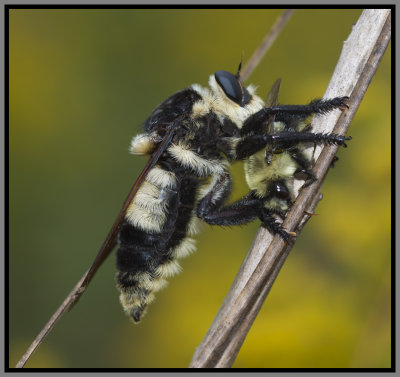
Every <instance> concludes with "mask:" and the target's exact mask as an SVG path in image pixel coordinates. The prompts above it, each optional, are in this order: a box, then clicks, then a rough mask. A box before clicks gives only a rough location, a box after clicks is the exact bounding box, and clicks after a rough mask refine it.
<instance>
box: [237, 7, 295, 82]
mask: <svg viewBox="0 0 400 377" xmlns="http://www.w3.org/2000/svg"><path fill="white" fill-rule="evenodd" d="M294 11H295V10H294V9H286V10H285V11H284V12H283V13H282V15H281V16H279V17H278V18H277V19H276V21H275V23H274V24H273V25H272V27H271V29H270V30H269V32H268V34H266V36H265V37H264V39H263V40H262V41H261V44H260V45H259V46H258V48H257V50H255V51H254V53H253V55H251V57H250V59H249V60H248V61H247V63H246V65H245V66H244V68H243V69H242V71H241V72H240V77H241V80H243V82H244V81H246V80H247V79H248V78H249V76H250V75H251V73H252V72H253V71H254V69H255V68H256V67H257V66H258V63H260V61H261V59H262V58H263V57H264V55H265V54H266V53H267V51H268V50H269V49H270V47H271V46H272V44H273V43H274V42H275V40H276V38H277V37H278V35H279V34H280V32H281V31H282V29H283V28H284V27H285V25H286V23H287V22H288V21H289V19H290V17H291V16H292V14H293V12H294Z"/></svg>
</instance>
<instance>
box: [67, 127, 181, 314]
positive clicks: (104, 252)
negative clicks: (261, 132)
mask: <svg viewBox="0 0 400 377" xmlns="http://www.w3.org/2000/svg"><path fill="white" fill-rule="evenodd" d="M175 129H176V128H174V127H171V128H170V129H169V131H168V132H167V134H166V135H165V136H164V138H163V140H162V141H161V143H160V145H159V146H158V148H157V149H156V150H155V151H154V152H153V154H152V156H151V157H150V159H149V161H148V162H147V164H146V166H145V167H144V168H143V170H142V172H141V173H140V175H139V177H138V179H137V180H136V182H135V183H134V185H133V187H132V189H131V191H130V192H129V194H128V196H127V198H126V199H125V201H124V204H123V206H122V209H121V211H120V213H119V214H118V216H117V219H116V220H115V222H114V224H113V226H112V227H111V230H110V231H109V233H108V235H107V238H106V239H105V241H104V243H103V245H102V246H101V248H100V251H99V253H98V254H97V256H96V258H95V260H94V261H93V263H92V265H91V266H90V268H89V270H88V273H87V274H86V277H85V279H84V280H83V281H82V283H81V285H80V287H77V288H78V289H77V293H76V294H75V297H74V299H73V301H72V302H71V304H70V305H69V307H70V308H71V307H72V306H73V305H74V304H76V302H77V301H78V299H79V297H80V296H81V295H82V293H83V292H84V290H85V289H86V287H87V286H88V284H89V283H90V280H92V278H93V276H94V274H95V273H96V271H97V269H98V268H99V267H100V266H101V264H102V263H103V262H104V260H105V259H106V258H107V257H108V256H109V254H110V253H111V251H112V249H113V248H114V247H115V245H116V243H117V242H116V238H117V235H118V231H119V228H120V226H121V225H122V222H123V220H124V217H125V213H126V210H127V209H128V207H129V205H130V203H131V202H132V200H133V198H134V197H135V195H136V193H137V192H138V190H139V188H140V186H141V185H142V183H143V181H144V179H145V178H146V176H147V174H148V173H149V171H150V170H151V169H152V168H153V167H154V165H155V164H156V163H157V161H158V159H159V158H160V156H161V155H162V154H163V152H164V151H165V150H166V149H167V147H168V145H169V144H170V143H171V140H172V138H173V137H174V134H175Z"/></svg>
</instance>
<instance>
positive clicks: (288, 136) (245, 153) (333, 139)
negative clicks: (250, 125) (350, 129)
mask: <svg viewBox="0 0 400 377" xmlns="http://www.w3.org/2000/svg"><path fill="white" fill-rule="evenodd" d="M347 140H351V137H345V136H341V135H337V134H323V133H312V132H291V131H283V132H279V133H277V134H274V135H248V136H245V137H243V138H242V139H241V140H240V142H239V143H238V145H237V147H236V158H237V159H239V160H241V159H244V158H247V157H249V156H251V155H253V154H255V153H257V152H258V151H260V150H261V149H263V148H265V147H266V146H267V145H271V144H274V143H286V144H287V145H288V146H290V145H296V144H297V143H301V142H308V143H322V144H325V145H327V144H336V145H342V146H343V147H347V145H346V143H345V142H346V141H347Z"/></svg>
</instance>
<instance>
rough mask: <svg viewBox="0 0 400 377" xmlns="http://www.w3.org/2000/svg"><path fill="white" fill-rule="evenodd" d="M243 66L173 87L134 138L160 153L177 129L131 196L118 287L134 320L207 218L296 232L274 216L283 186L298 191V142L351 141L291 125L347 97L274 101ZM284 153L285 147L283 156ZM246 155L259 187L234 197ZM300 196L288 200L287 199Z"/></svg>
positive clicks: (140, 146)
mask: <svg viewBox="0 0 400 377" xmlns="http://www.w3.org/2000/svg"><path fill="white" fill-rule="evenodd" d="M239 72H240V66H239V70H238V73H237V74H236V75H233V74H231V73H229V72H226V71H218V72H216V73H215V75H212V76H210V79H209V86H210V87H209V88H204V87H201V86H200V85H197V84H194V85H192V86H191V87H189V88H188V89H184V90H182V91H180V92H177V93H175V94H173V95H172V96H171V97H169V98H168V99H166V100H165V101H164V102H163V103H161V104H160V105H159V106H158V107H157V108H156V109H155V110H154V111H153V112H152V113H151V114H150V116H149V118H148V119H147V120H146V121H145V123H144V126H143V128H144V133H143V134H141V135H138V136H136V137H135V138H134V139H133V140H132V143H131V148H130V151H131V153H133V154H139V155H150V154H152V153H153V152H154V151H156V150H157V148H158V146H159V145H160V142H161V140H163V139H164V138H165V137H166V135H169V134H170V135H171V142H170V143H169V144H168V145H167V146H166V147H165V150H163V153H161V155H160V156H159V158H158V161H157V162H156V164H155V166H154V167H153V168H152V169H151V170H150V171H149V173H148V174H147V176H146V177H145V178H144V180H143V182H142V184H141V186H140V188H139V190H138V192H137V194H136V196H135V198H134V199H133V201H132V203H131V204H130V205H129V207H128V209H127V211H126V214H125V219H124V222H123V224H122V226H121V228H120V231H119V235H118V243H119V248H118V251H117V269H118V273H117V286H118V288H119V290H120V301H121V303H122V306H123V307H124V309H125V311H126V312H127V313H128V314H129V315H130V316H131V317H132V318H133V320H134V322H139V321H140V319H141V318H142V316H143V315H144V313H145V311H146V308H147V305H148V304H149V303H150V302H151V301H153V299H154V294H155V293H156V292H157V291H159V290H160V289H162V288H163V287H164V286H165V285H166V284H167V280H166V279H167V278H168V277H170V276H172V275H174V274H175V273H177V272H179V271H180V265H179V262H178V260H179V259H180V258H182V257H185V256H187V255H188V254H190V253H192V252H193V251H194V250H195V245H194V240H193V238H192V236H194V235H195V234H196V233H197V232H198V231H199V230H200V227H201V223H204V222H206V223H208V224H212V225H238V224H245V223H247V222H249V221H252V220H254V219H256V218H259V219H260V220H261V222H262V224H263V226H265V227H267V228H268V229H269V230H270V231H271V232H273V233H277V234H279V235H280V236H281V237H282V238H284V239H285V240H288V239H289V234H288V233H287V232H286V231H285V230H284V229H283V228H282V227H281V225H280V224H279V223H278V222H276V219H275V218H274V216H273V215H274V214H275V213H279V211H278V210H276V208H280V209H282V208H284V206H283V205H282V202H279V203H278V202H277V203H278V204H276V203H275V202H276V200H277V199H276V198H275V197H279V195H277V190H278V188H279V187H282V188H283V187H285V189H286V190H288V187H287V182H289V178H291V177H293V175H294V173H295V172H296V170H298V168H297V166H294V165H295V164H294V163H293V161H295V160H296V157H295V154H296V152H293V151H296V146H298V145H299V143H301V142H302V141H306V142H330V143H336V144H339V145H343V144H344V141H345V140H346V138H344V137H342V136H338V135H334V134H327V135H320V134H312V133H309V132H305V129H304V130H300V129H296V130H294V131H293V132H292V131H291V130H290V132H288V127H287V124H289V123H290V119H291V117H293V116H294V117H295V118H296V117H297V118H296V119H297V120H298V119H300V118H301V117H303V118H305V117H306V116H310V115H311V114H313V113H318V112H325V111H329V110H331V109H333V108H342V107H343V106H344V103H345V98H344V97H339V98H336V99H333V100H330V101H320V102H316V103H313V104H310V105H306V106H286V107H285V106H283V107H274V106H272V107H265V103H264V101H262V99H261V98H260V97H258V96H257V95H256V94H255V88H254V87H253V86H248V87H247V88H246V87H244V86H243V85H242V83H241V82H240V78H239ZM299 114H300V115H299ZM299 117H300V118H299ZM272 120H274V121H275V123H274V126H273V128H272V132H271V127H270V124H271V121H272ZM279 124H281V125H280V126H279ZM296 124H299V122H298V121H297V123H296ZM266 127H267V129H266ZM268 127H269V129H268ZM279 127H281V128H279ZM266 131H267V132H266ZM288 133H291V134H288ZM294 134H295V135H296V137H295V138H293V135H294ZM267 150H270V151H271V152H270V153H269V152H268V153H266V151H267ZM288 151H290V152H288ZM278 153H281V154H282V153H283V155H281V156H280V157H279V158H277V157H276V156H278ZM267 155H268V156H269V157H271V156H272V159H271V158H270V161H269V160H266V157H268V156H267ZM282 156H286V157H285V158H286V159H285V158H284V157H282ZM269 157H268V158H269ZM236 160H245V166H246V179H247V182H248V184H249V186H250V189H251V191H250V193H249V194H248V195H247V196H246V197H244V198H242V199H240V200H238V201H236V202H234V203H231V204H226V202H227V200H228V198H229V195H230V192H231V188H232V180H231V177H230V174H229V167H230V164H231V163H232V162H234V161H236ZM297 164H298V165H300V166H302V167H303V165H302V163H301V162H298V161H297ZM304 167H305V166H304ZM307 168H308V166H307ZM305 170H307V169H305ZM262 171H264V172H265V175H264V178H260V177H261V175H262V174H261V172H262ZM281 181H282V182H283V183H284V184H282V185H281V186H280V183H279V182H281ZM271 182H272V186H271ZM270 186H271V187H273V189H272V191H273V192H274V196H271V195H270V194H269V193H270V192H271V189H270ZM289 194H290V192H289ZM284 195H285V196H286V193H285V194H284ZM281 196H282V195H281ZM274 203H275V204H274ZM290 203H291V201H289V200H286V204H287V206H289V205H290Z"/></svg>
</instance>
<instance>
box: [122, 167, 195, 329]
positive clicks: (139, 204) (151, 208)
mask: <svg viewBox="0 0 400 377" xmlns="http://www.w3.org/2000/svg"><path fill="white" fill-rule="evenodd" d="M186 181H187V182H185V186H184V187H185V194H184V195H183V194H182V192H181V190H180V187H181V185H182V183H183V182H182V179H181V178H179V177H177V176H176V174H175V173H172V172H171V171H168V170H165V169H163V168H161V167H160V166H156V167H154V168H153V169H152V170H151V171H150V172H149V174H148V176H147V177H146V179H145V181H144V182H143V184H142V186H141V187H140V189H139V191H138V192H137V194H136V197H135V199H134V201H133V202H132V203H131V205H130V206H129V208H128V210H127V213H126V216H125V221H124V223H123V225H122V226H121V229H120V232H119V237H118V242H119V249H118V251H117V269H118V271H119V272H118V274H117V285H118V288H119V290H120V292H121V294H120V301H121V304H122V306H123V308H124V310H125V311H126V312H127V313H128V314H129V315H130V316H131V317H132V318H133V320H134V321H135V322H139V321H140V319H141V317H142V316H143V314H144V312H145V309H146V307H147V305H148V304H149V303H150V302H151V301H153V299H154V293H155V292H157V291H159V290H160V289H162V288H163V287H165V285H166V284H167V281H166V278H168V277H169V276H172V275H174V274H176V273H177V272H179V271H180V265H179V263H178V262H177V258H179V257H181V256H185V255H186V254H188V253H190V252H192V251H194V249H195V247H194V241H193V240H191V239H189V238H187V237H186V233H187V228H188V224H189V221H190V220H191V218H192V212H193V211H192V208H193V206H194V201H195V193H196V188H197V181H196V180H193V179H192V180H191V179H190V178H188V179H186ZM178 219H179V220H178ZM178 222H179V226H178Z"/></svg>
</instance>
